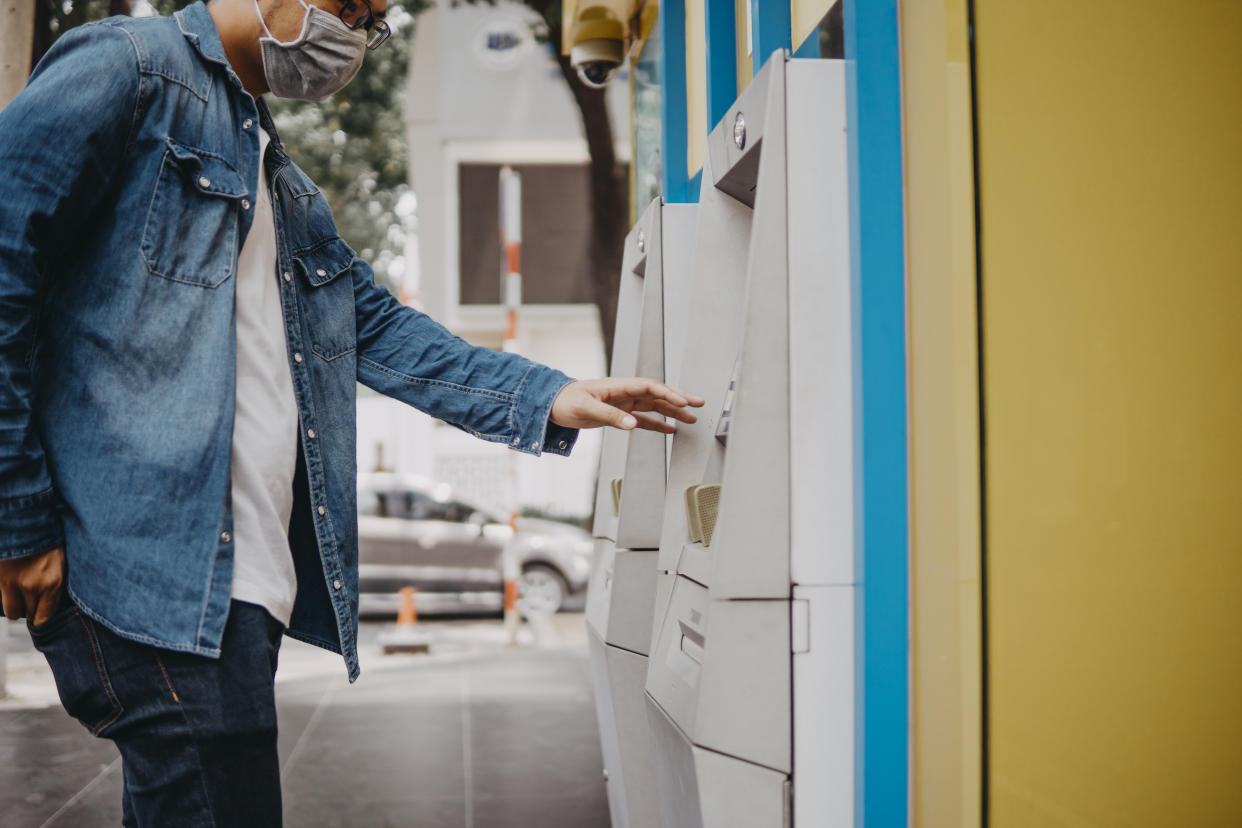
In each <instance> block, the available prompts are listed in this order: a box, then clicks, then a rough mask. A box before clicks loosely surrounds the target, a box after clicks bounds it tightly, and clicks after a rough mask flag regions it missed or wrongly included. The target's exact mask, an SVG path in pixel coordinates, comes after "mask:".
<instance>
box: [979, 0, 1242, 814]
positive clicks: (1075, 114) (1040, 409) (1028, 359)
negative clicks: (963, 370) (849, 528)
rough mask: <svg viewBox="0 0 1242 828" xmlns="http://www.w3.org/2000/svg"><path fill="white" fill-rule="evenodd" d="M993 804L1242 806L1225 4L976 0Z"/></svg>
mask: <svg viewBox="0 0 1242 828" xmlns="http://www.w3.org/2000/svg"><path fill="white" fill-rule="evenodd" d="M974 5H975V9H976V18H975V34H976V44H977V46H976V48H977V58H978V61H977V64H976V70H977V78H978V86H977V90H978V101H977V105H978V119H979V124H978V126H979V132H978V135H979V147H978V151H979V154H980V186H981V190H980V205H981V210H982V220H981V233H982V245H983V246H982V274H983V276H982V279H983V281H982V291H983V330H984V344H983V364H984V370H985V377H984V379H985V385H984V394H985V423H984V428H985V433H986V451H985V456H986V472H987V484H986V516H987V535H986V544H987V552H986V555H987V595H988V610H989V611H988V663H989V680H990V685H989V693H990V698H989V711H990V718H989V726H990V736H991V738H990V743H989V751H990V757H991V765H990V801H991V824H992V826H994V828H1015V827H1016V826H1048V825H1055V826H1060V825H1067V826H1068V825H1073V826H1097V825H1098V826H1224V825H1238V824H1239V821H1240V820H1242V782H1240V781H1239V780H1240V779H1242V708H1240V707H1239V704H1240V700H1242V659H1240V657H1239V654H1242V484H1239V478H1240V477H1242V368H1240V367H1239V366H1240V365H1242V319H1240V316H1242V48H1239V45H1238V44H1239V42H1240V41H1242V3H1237V2H1230V1H1228V0H1219V1H1218V2H1206V0H1205V1H1204V2H1193V3H1173V4H1170V3H1167V2H1157V1H1156V0H1095V2H1092V3H1083V2H1081V0H1045V2H1041V3H1037V4H1027V3H1013V2H1009V1H1008V0H975V3H974Z"/></svg>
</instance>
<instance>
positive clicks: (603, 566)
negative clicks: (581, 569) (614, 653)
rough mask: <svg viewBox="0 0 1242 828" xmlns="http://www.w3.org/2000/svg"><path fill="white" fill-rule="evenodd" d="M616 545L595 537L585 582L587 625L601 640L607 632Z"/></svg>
mask: <svg viewBox="0 0 1242 828" xmlns="http://www.w3.org/2000/svg"><path fill="white" fill-rule="evenodd" d="M616 557H617V546H616V544H614V543H613V542H612V541H610V540H607V539H606V538H596V539H595V560H594V562H593V563H592V565H591V579H590V581H589V582H588V583H587V600H586V613H585V615H586V622H587V627H588V628H589V629H590V630H591V631H592V632H594V633H595V634H596V635H598V636H599V638H600V640H601V641H602V640H603V639H604V637H605V636H606V635H607V633H608V614H609V612H610V611H611V610H612V581H613V577H614V568H615V562H616Z"/></svg>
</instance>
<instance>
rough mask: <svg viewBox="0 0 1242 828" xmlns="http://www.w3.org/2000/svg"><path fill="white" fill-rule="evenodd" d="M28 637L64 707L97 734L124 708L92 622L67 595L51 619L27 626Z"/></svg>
mask: <svg viewBox="0 0 1242 828" xmlns="http://www.w3.org/2000/svg"><path fill="white" fill-rule="evenodd" d="M30 640H31V641H32V642H34V645H35V649H37V650H38V651H39V652H41V653H43V657H44V658H46V659H47V663H48V666H49V667H50V668H51V669H52V678H53V679H55V681H56V692H57V693H58V694H59V695H60V702H61V704H62V705H64V707H65V711H66V712H67V713H68V714H69V715H70V716H72V717H73V718H75V719H77V720H78V721H79V722H81V723H82V725H83V726H84V727H86V729H87V730H89V731H90V732H91V734H92V735H95V736H99V735H101V734H102V732H103V730H104V729H105V728H107V727H108V726H109V725H111V724H113V723H114V722H116V720H117V719H119V718H120V717H121V714H122V713H123V712H124V711H123V710H122V708H121V702H120V700H118V699H117V697H116V692H115V691H114V690H113V689H112V681H111V679H109V677H108V668H107V665H106V664H105V663H104V657H103V650H102V649H101V648H100V646H99V638H98V636H97V635H96V634H95V629H94V622H93V621H91V620H90V619H89V618H87V617H86V616H85V615H83V614H82V611H81V610H80V609H78V608H77V606H75V605H74V604H73V602H72V601H70V600H69V599H68V598H67V597H66V598H65V599H63V601H62V603H61V608H60V609H59V610H58V611H57V613H56V615H55V616H53V617H52V619H51V620H50V621H48V622H46V623H44V624H40V625H39V626H37V627H35V626H31V627H30Z"/></svg>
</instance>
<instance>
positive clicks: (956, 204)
mask: <svg viewBox="0 0 1242 828" xmlns="http://www.w3.org/2000/svg"><path fill="white" fill-rule="evenodd" d="M901 27H902V33H903V37H902V83H903V86H904V92H905V94H904V97H903V106H904V112H903V119H904V123H905V135H906V142H905V151H906V158H905V165H906V205H907V206H906V232H907V262H908V265H907V267H908V270H907V272H908V278H909V285H908V291H909V293H908V295H909V299H910V340H909V341H910V354H909V360H910V362H909V364H910V473H911V476H910V480H911V528H912V531H911V545H910V551H911V566H912V573H911V574H912V578H911V587H912V592H911V594H912V614H913V621H914V624H913V650H914V652H913V660H912V668H913V712H914V723H913V732H912V734H911V736H912V750H913V759H914V779H913V782H914V784H913V802H912V807H911V810H912V812H913V815H914V824H915V825H916V826H926V827H927V828H943V827H944V826H952V828H972V826H978V825H979V824H980V817H981V798H980V793H981V790H982V789H981V773H980V767H981V766H980V762H981V758H980V757H981V745H982V741H981V740H982V734H981V730H982V727H981V723H982V709H981V706H980V704H981V702H980V695H981V688H982V668H981V658H980V655H981V637H980V636H981V630H980V595H979V554H980V550H979V532H980V529H979V526H980V516H979V429H978V411H979V403H978V354H977V349H976V342H975V327H976V326H975V319H976V314H975V306H976V298H975V296H976V294H975V257H974V242H975V232H974V225H975V220H974V193H973V181H974V177H973V173H972V170H971V165H972V160H973V146H972V142H971V120H970V119H971V111H970V106H971V101H970V74H969V72H970V66H969V56H968V54H967V40H966V1H965V0H946V2H942V3H903V4H902V5H901Z"/></svg>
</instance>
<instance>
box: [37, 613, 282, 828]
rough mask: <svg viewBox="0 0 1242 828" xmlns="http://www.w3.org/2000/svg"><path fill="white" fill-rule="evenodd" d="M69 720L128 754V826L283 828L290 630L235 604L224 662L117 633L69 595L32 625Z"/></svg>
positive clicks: (124, 761) (124, 756)
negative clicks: (282, 693)
mask: <svg viewBox="0 0 1242 828" xmlns="http://www.w3.org/2000/svg"><path fill="white" fill-rule="evenodd" d="M28 627H29V630H30V636H31V639H32V640H33V641H34V645H35V647H36V648H38V649H39V651H40V652H42V653H43V655H44V656H45V657H46V658H47V662H48V665H49V666H50V667H51V669H52V674H53V676H54V677H55V679H56V689H57V691H58V692H59V694H60V700H61V702H62V703H63V704H64V706H65V710H66V711H68V712H69V715H71V716H73V717H74V718H75V719H77V720H78V721H79V722H81V723H82V724H83V725H84V726H85V727H86V729H87V730H89V731H90V732H91V733H92V734H93V735H95V736H99V737H101V738H105V739H111V740H112V741H113V742H115V743H116V746H117V748H119V749H120V752H121V758H122V766H123V769H124V777H125V792H124V802H123V807H124V818H123V822H124V824H125V825H126V826H141V827H142V828H146V826H158V827H159V828H165V827H166V826H195V828H197V826H228V827H229V828H233V826H279V825H280V822H281V802H280V762H279V759H278V757H277V752H276V699H275V692H274V680H275V675H276V658H277V652H278V650H279V648H280V640H281V636H282V635H283V633H284V628H283V627H282V626H281V624H280V623H279V622H278V621H276V620H275V619H273V618H272V617H271V616H270V615H269V614H268V613H267V611H266V610H264V609H263V608H262V607H259V606H256V605H254V604H246V603H242V602H240V601H233V602H232V603H231V606H230V608H229V617H228V622H227V624H226V625H225V630H224V640H223V642H222V646H221V657H220V658H219V660H216V659H211V658H207V657H205V656H198V655H193V654H190V653H177V652H171V651H169V650H162V649H158V648H156V647H152V646H150V645H147V644H139V643H136V642H134V641H130V640H128V639H124V638H121V637H120V636H117V635H114V634H113V633H112V632H110V631H109V630H107V629H106V628H104V627H103V626H102V625H100V624H98V623H97V622H95V621H93V620H92V619H91V618H89V617H88V616H86V615H85V614H84V613H83V612H82V610H81V609H79V608H78V607H77V605H75V604H74V603H73V601H72V600H71V599H70V598H69V597H68V596H67V595H66V597H64V598H63V599H62V600H61V604H60V607H59V609H58V610H57V612H56V614H55V615H54V616H53V617H52V618H51V620H49V621H47V622H46V623H44V624H40V625H38V626H33V625H28Z"/></svg>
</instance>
